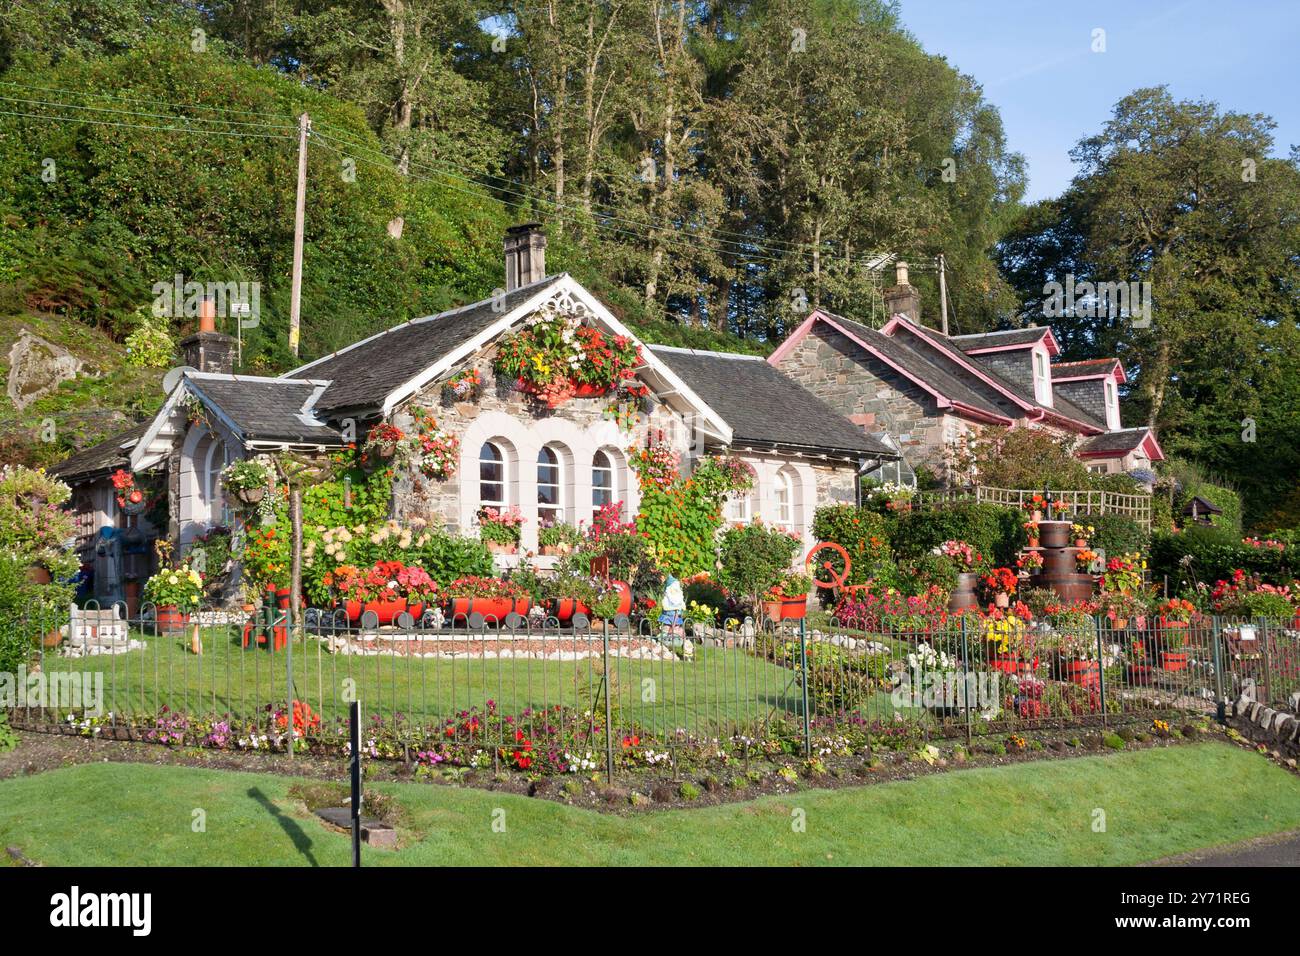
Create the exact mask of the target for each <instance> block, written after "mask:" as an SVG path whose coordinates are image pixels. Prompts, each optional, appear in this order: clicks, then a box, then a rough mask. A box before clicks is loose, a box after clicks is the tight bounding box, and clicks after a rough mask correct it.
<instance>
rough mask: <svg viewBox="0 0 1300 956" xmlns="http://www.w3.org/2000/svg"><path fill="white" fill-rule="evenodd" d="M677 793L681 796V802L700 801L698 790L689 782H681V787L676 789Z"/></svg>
mask: <svg viewBox="0 0 1300 956" xmlns="http://www.w3.org/2000/svg"><path fill="white" fill-rule="evenodd" d="M677 792H678V793H679V794H681V797H682V799H683V800H698V799H700V788H699V787H697V786H696V785H695V784H693V783H691V782H690V781H689V780H684V781H682V785H681V786H680V787H678V788H677Z"/></svg>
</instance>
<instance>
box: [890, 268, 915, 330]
mask: <svg viewBox="0 0 1300 956" xmlns="http://www.w3.org/2000/svg"><path fill="white" fill-rule="evenodd" d="M885 315H886V316H888V317H890V318H892V317H893V316H895V315H904V316H906V317H907V318H908V319H909V320H910V321H911V322H914V323H915V324H917V325H920V324H921V293H919V292H917V291H916V287H915V286H913V285H912V284H911V283H910V282H908V281H907V263H906V262H897V263H895V264H894V284H893V285H892V286H890V287H889V288H888V289H886V290H885Z"/></svg>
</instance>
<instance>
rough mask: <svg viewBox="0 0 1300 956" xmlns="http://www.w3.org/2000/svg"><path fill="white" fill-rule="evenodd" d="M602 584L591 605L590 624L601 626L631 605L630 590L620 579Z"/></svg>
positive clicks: (627, 609)
mask: <svg viewBox="0 0 1300 956" xmlns="http://www.w3.org/2000/svg"><path fill="white" fill-rule="evenodd" d="M602 584H603V586H602V587H601V588H600V590H599V592H598V593H597V595H596V599H595V601H594V602H593V603H592V605H591V626H592V627H593V628H598V627H602V626H603V625H604V623H605V622H606V621H612V620H613V619H614V618H615V617H617V616H618V615H619V614H626V613H627V612H628V611H629V610H631V607H632V590H631V588H629V587H628V586H627V585H626V584H625V583H624V582H622V581H607V582H602Z"/></svg>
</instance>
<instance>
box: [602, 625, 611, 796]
mask: <svg viewBox="0 0 1300 956" xmlns="http://www.w3.org/2000/svg"><path fill="white" fill-rule="evenodd" d="M600 643H601V654H602V661H603V666H604V670H605V782H606V783H608V784H609V785H610V786H613V785H614V727H613V722H614V705H613V704H612V703H611V702H610V699H609V697H610V691H611V690H612V689H613V686H614V685H613V682H612V681H611V680H610V679H609V621H604V622H603V626H602V629H601V641H600Z"/></svg>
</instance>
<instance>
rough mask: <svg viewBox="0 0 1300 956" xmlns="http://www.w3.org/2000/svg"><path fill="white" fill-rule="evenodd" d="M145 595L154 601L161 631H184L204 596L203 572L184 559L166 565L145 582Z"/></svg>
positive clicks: (155, 613) (156, 618)
mask: <svg viewBox="0 0 1300 956" xmlns="http://www.w3.org/2000/svg"><path fill="white" fill-rule="evenodd" d="M144 599H145V600H146V601H152V602H153V605H154V615H155V620H156V621H157V622H158V629H159V630H160V631H162V632H163V633H164V634H167V633H174V632H176V631H182V630H184V629H185V625H186V624H188V623H189V619H190V612H192V611H196V610H198V608H199V605H200V603H201V602H202V600H203V575H201V574H200V573H199V572H198V571H195V570H194V569H193V568H191V567H190V566H189V565H188V564H185V563H183V562H182V563H181V564H178V565H175V566H174V567H168V568H163V569H162V570H160V571H159V572H158V573H157V574H155V575H154V576H153V577H151V578H150V579H149V580H148V581H146V582H145V584H144Z"/></svg>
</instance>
